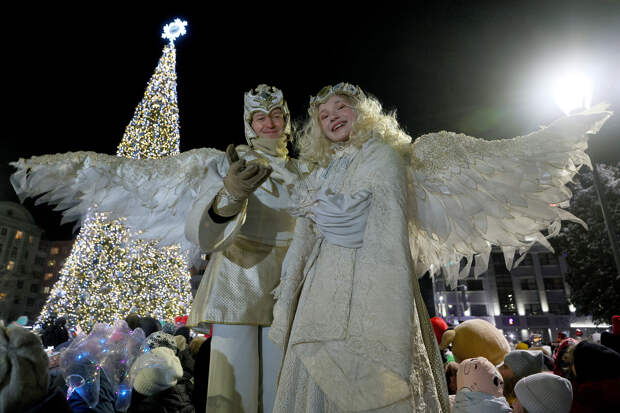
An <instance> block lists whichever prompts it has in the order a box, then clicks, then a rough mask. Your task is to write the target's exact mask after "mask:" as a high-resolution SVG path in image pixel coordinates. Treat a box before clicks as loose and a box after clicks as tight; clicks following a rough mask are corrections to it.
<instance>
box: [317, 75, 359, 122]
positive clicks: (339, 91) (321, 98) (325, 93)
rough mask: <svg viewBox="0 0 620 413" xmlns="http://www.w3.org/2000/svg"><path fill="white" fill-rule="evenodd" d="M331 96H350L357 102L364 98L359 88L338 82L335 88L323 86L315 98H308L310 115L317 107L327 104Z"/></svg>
mask: <svg viewBox="0 0 620 413" xmlns="http://www.w3.org/2000/svg"><path fill="white" fill-rule="evenodd" d="M333 95H346V96H351V97H352V98H355V99H357V100H360V99H362V98H364V92H362V89H360V88H359V86H355V85H352V84H350V83H345V82H340V83H338V84H337V85H335V86H331V85H330V86H325V87H324V88H323V89H321V90H320V91H319V93H318V94H317V95H316V96H310V107H309V108H308V112H309V113H310V114H312V113H313V112H314V111H316V109H317V108H318V107H319V105H321V104H323V103H325V102H327V100H328V99H329V98H330V97H332V96H333Z"/></svg>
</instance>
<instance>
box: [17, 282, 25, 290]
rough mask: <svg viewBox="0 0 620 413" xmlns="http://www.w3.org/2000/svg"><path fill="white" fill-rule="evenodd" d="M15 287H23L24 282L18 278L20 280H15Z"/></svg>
mask: <svg viewBox="0 0 620 413" xmlns="http://www.w3.org/2000/svg"><path fill="white" fill-rule="evenodd" d="M17 288H18V289H20V290H21V289H22V288H24V282H23V281H21V280H20V281H17Z"/></svg>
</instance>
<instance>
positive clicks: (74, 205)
mask: <svg viewBox="0 0 620 413" xmlns="http://www.w3.org/2000/svg"><path fill="white" fill-rule="evenodd" d="M225 159H226V158H225V156H224V154H223V152H221V151H218V150H216V149H210V148H202V149H194V150H191V151H188V152H184V153H181V154H180V155H177V156H173V157H167V158H161V159H128V158H122V157H118V156H111V155H105V154H99V153H95V152H70V153H65V154H57V155H44V156H37V157H32V158H30V159H20V160H19V161H17V162H13V163H11V165H13V166H14V167H15V168H17V171H16V172H15V173H14V174H13V175H12V176H11V183H12V184H13V187H14V188H15V192H16V193H17V195H18V197H19V198H20V200H21V201H23V200H24V199H25V198H27V197H36V196H38V195H41V194H44V195H43V196H41V197H39V198H38V199H37V200H36V204H41V203H49V204H57V206H56V208H55V210H58V211H63V219H62V223H65V222H71V221H77V223H76V226H80V225H81V223H82V221H83V220H84V219H85V218H86V215H87V214H88V213H89V211H90V210H93V211H99V212H107V213H109V214H110V217H111V218H121V217H125V218H126V219H127V220H126V224H127V226H129V227H130V228H132V229H134V230H138V231H142V232H141V234H140V237H141V238H145V239H152V240H159V241H160V244H161V245H170V244H180V245H181V247H182V248H184V249H185V250H187V251H188V252H189V254H190V259H191V260H192V261H193V260H195V259H196V258H197V257H198V255H199V249H198V247H197V246H196V245H194V244H192V243H190V242H189V241H188V240H187V239H186V238H185V235H184V226H185V217H186V215H187V213H188V212H189V211H190V209H191V207H192V205H193V204H194V202H195V201H196V200H197V199H198V198H199V196H200V193H201V190H203V189H204V188H205V187H206V185H208V182H209V180H210V179H214V178H215V177H216V176H217V174H218V165H219V164H221V163H222V162H225Z"/></svg>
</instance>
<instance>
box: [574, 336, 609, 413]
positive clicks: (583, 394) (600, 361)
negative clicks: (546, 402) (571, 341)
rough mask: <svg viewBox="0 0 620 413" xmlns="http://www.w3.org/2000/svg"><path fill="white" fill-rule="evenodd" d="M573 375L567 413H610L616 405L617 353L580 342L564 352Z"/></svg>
mask: <svg viewBox="0 0 620 413" xmlns="http://www.w3.org/2000/svg"><path fill="white" fill-rule="evenodd" d="M566 356H567V359H568V361H569V363H570V364H571V370H572V372H573V374H574V376H575V380H574V382H573V407H572V408H571V413H591V412H611V411H616V410H617V409H618V406H620V391H618V389H620V354H618V353H616V352H615V351H613V350H612V349H610V348H608V347H605V346H603V345H601V344H596V343H591V342H589V341H582V342H580V343H579V344H577V345H576V346H574V347H571V348H569V350H568V351H567V354H566Z"/></svg>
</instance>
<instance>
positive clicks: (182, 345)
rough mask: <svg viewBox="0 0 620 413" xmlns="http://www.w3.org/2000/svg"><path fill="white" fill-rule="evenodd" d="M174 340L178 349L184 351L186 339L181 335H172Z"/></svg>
mask: <svg viewBox="0 0 620 413" xmlns="http://www.w3.org/2000/svg"><path fill="white" fill-rule="evenodd" d="M174 341H175V343H176V344H177V348H178V349H179V351H184V350H185V349H186V348H187V341H185V337H183V336H174Z"/></svg>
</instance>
